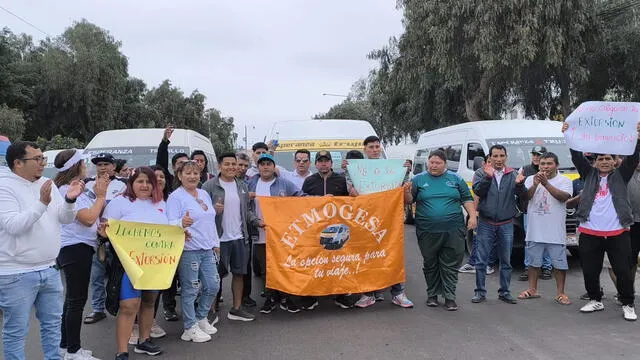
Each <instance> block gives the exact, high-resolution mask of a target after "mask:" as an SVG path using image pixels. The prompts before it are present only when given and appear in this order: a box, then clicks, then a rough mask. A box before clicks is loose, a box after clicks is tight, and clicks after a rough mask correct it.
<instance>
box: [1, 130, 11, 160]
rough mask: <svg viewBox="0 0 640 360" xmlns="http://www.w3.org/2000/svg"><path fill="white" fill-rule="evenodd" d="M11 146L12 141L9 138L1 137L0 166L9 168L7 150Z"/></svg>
mask: <svg viewBox="0 0 640 360" xmlns="http://www.w3.org/2000/svg"><path fill="white" fill-rule="evenodd" d="M9 145H11V141H9V138H8V137H6V136H3V135H0V166H7V159H6V155H7V149H8V148H9Z"/></svg>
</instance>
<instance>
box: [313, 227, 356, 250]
mask: <svg viewBox="0 0 640 360" xmlns="http://www.w3.org/2000/svg"><path fill="white" fill-rule="evenodd" d="M349 236H350V230H349V227H348V226H347V225H345V224H336V225H331V226H328V227H326V228H325V229H324V230H322V232H321V233H320V245H322V246H323V247H324V248H325V249H327V250H338V249H340V248H342V247H343V246H344V244H345V243H346V242H347V241H348V240H349Z"/></svg>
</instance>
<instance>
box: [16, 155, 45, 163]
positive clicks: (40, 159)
mask: <svg viewBox="0 0 640 360" xmlns="http://www.w3.org/2000/svg"><path fill="white" fill-rule="evenodd" d="M21 160H22V161H27V160H33V161H35V162H37V163H40V164H42V163H45V164H46V163H47V157H46V156H34V157H31V158H22V159H21Z"/></svg>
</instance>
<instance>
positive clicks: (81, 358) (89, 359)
mask: <svg viewBox="0 0 640 360" xmlns="http://www.w3.org/2000/svg"><path fill="white" fill-rule="evenodd" d="M63 359H64V360H100V359H98V358H97V357H93V355H92V354H91V351H89V350H84V349H80V350H78V352H76V353H75V354H71V353H68V352H67V353H65V355H64V358H63Z"/></svg>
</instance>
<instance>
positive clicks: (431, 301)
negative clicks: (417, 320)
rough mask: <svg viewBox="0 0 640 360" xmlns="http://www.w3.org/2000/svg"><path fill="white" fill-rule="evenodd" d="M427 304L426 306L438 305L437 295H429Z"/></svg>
mask: <svg viewBox="0 0 640 360" xmlns="http://www.w3.org/2000/svg"><path fill="white" fill-rule="evenodd" d="M427 306H428V307H438V306H440V303H439V302H438V296H437V295H436V296H429V297H428V298H427Z"/></svg>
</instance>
